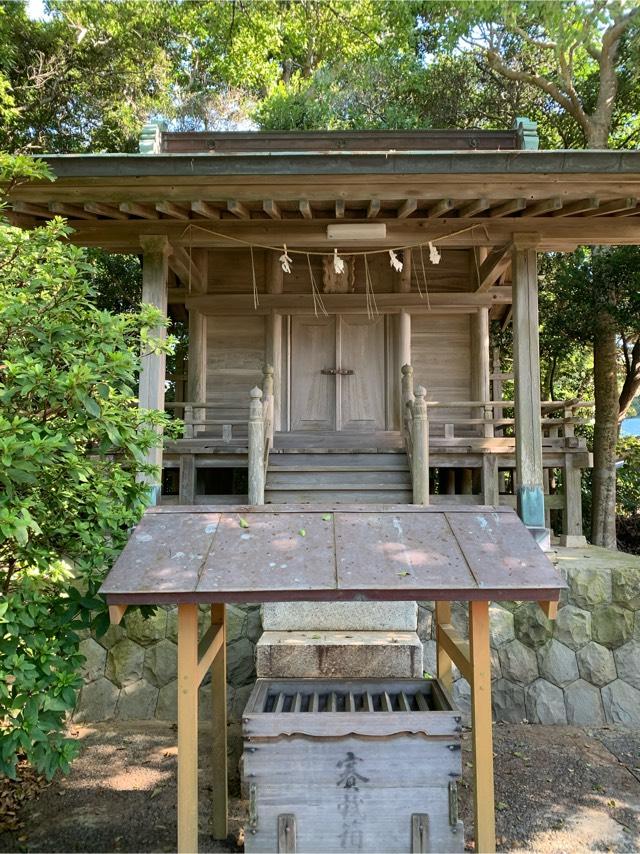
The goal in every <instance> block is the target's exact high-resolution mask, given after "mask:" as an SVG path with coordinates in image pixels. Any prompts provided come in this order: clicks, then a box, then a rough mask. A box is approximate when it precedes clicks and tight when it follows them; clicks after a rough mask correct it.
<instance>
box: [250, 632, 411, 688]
mask: <svg viewBox="0 0 640 854" xmlns="http://www.w3.org/2000/svg"><path fill="white" fill-rule="evenodd" d="M256 671H257V675H258V677H263V678H270V679H300V678H308V679H320V678H325V679H326V678H340V679H350V678H351V679H352V678H361V677H366V678H368V679H386V678H394V677H395V678H403V677H406V678H411V677H414V678H420V677H421V676H422V675H423V670H422V644H421V642H420V639H419V638H418V635H417V634H416V632H415V631H319V630H315V631H266V632H264V634H263V635H262V637H261V638H260V640H259V641H258V643H257V645H256Z"/></svg>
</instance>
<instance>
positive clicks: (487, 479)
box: [482, 454, 500, 507]
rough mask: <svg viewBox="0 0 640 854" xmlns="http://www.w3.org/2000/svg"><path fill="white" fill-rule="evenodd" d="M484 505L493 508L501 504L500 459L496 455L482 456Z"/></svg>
mask: <svg viewBox="0 0 640 854" xmlns="http://www.w3.org/2000/svg"><path fill="white" fill-rule="evenodd" d="M482 503H483V504H488V505H491V506H493V507H497V506H498V505H499V504H500V489H499V484H498V457H497V455H496V454H483V455H482Z"/></svg>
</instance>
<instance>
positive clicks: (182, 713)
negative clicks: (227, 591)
mask: <svg viewBox="0 0 640 854" xmlns="http://www.w3.org/2000/svg"><path fill="white" fill-rule="evenodd" d="M198 685H199V680H198V606H197V605H178V852H180V854H189V852H194V851H197V850H198Z"/></svg>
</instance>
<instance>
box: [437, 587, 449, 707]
mask: <svg viewBox="0 0 640 854" xmlns="http://www.w3.org/2000/svg"><path fill="white" fill-rule="evenodd" d="M450 622H451V602H436V639H437V637H438V631H437V627H438V626H441V625H443V624H446V623H450ZM436 654H437V658H436V663H437V668H438V679H439V680H440V681H441V682H442V684H443V685H444V687H445V688H446V689H447V691H449V692H450V691H451V689H452V688H453V674H452V672H451V659H450V658H449V656H448V655H447V653H446V652H445V650H444V647H443V646H442V645H441V644H440V643H438V644H437V647H436Z"/></svg>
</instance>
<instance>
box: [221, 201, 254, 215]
mask: <svg viewBox="0 0 640 854" xmlns="http://www.w3.org/2000/svg"><path fill="white" fill-rule="evenodd" d="M227 210H228V211H229V213H232V214H233V215H234V216H237V217H238V219H251V212H250V211H249V208H248V207H247V206H246V205H245V204H243V203H242V202H239V201H238V200H237V199H229V201H228V202H227Z"/></svg>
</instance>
